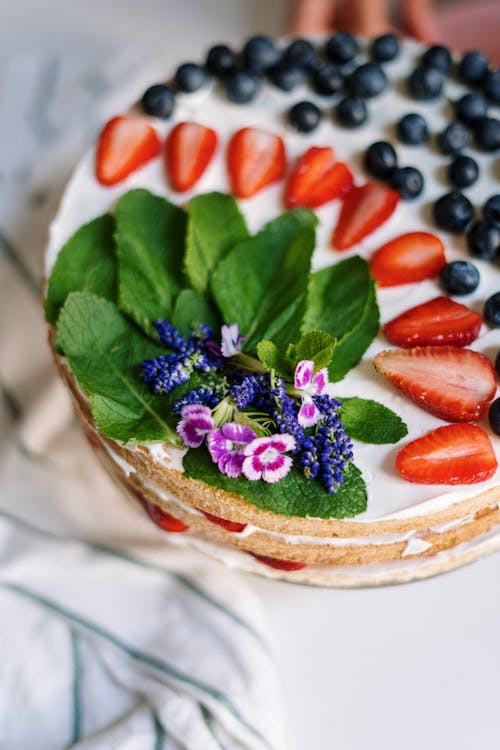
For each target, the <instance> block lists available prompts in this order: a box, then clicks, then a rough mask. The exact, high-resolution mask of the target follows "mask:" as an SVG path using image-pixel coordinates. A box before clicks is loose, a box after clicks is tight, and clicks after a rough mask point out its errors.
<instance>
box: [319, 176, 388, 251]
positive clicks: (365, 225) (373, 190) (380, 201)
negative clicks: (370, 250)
mask: <svg viewBox="0 0 500 750" xmlns="http://www.w3.org/2000/svg"><path fill="white" fill-rule="evenodd" d="M398 202H399V193H398V192H397V191H396V190H391V189H390V188H387V187H385V185H382V184H381V183H379V182H367V183H366V184H365V185H360V186H359V187H353V188H352V190H350V191H349V192H348V193H347V196H346V197H345V199H344V202H343V203H342V208H341V209H340V216H339V218H338V222H337V226H336V227H335V231H334V233H333V238H332V245H333V247H334V248H336V249H337V250H347V249H348V248H350V247H353V245H356V244H357V243H358V242H360V241H361V240H362V239H364V238H365V237H366V236H367V235H369V234H371V233H372V232H373V231H375V229H378V227H379V226H381V225H382V224H383V223H384V222H385V221H387V219H389V217H390V216H392V214H393V213H394V211H395V210H396V206H397V205H398Z"/></svg>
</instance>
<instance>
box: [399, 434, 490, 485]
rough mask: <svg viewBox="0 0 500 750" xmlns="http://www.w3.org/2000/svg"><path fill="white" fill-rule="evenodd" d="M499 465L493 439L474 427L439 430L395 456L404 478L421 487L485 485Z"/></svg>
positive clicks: (410, 444) (414, 442) (408, 445)
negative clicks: (478, 483) (424, 485)
mask: <svg viewBox="0 0 500 750" xmlns="http://www.w3.org/2000/svg"><path fill="white" fill-rule="evenodd" d="M497 466H498V462H497V459H496V456H495V451H494V450H493V446H492V444H491V440H490V438H489V437H488V435H487V434H486V432H485V431H484V430H482V429H481V427H478V426H477V425H474V424H450V425H445V426H444V427H438V429H437V430H433V431H432V432H429V433H428V434H427V435H424V437H421V438H418V439H417V440H413V441H412V442H411V443H408V444H407V445H405V447H404V448H402V449H401V450H400V451H399V453H398V455H397V456H396V469H397V470H398V472H399V473H400V474H401V476H402V477H403V478H404V479H406V480H407V481H408V482H418V483H419V484H475V483H477V482H484V481H485V480H486V479H489V478H490V477H492V476H493V474H494V473H495V471H496V469H497Z"/></svg>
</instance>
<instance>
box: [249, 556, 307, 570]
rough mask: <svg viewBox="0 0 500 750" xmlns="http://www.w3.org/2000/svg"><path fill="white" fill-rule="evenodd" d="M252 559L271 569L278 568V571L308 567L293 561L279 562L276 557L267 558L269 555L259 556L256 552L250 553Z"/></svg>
mask: <svg viewBox="0 0 500 750" xmlns="http://www.w3.org/2000/svg"><path fill="white" fill-rule="evenodd" d="M250 554H251V555H252V557H255V559H256V560H258V561H259V562H261V563H263V564H264V565H269V567H270V568H276V570H301V569H302V568H305V567H306V563H302V562H294V561H292V560H278V559H277V558H276V557H267V555H257V554H256V553H255V552H251V553H250Z"/></svg>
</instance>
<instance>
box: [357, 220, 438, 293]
mask: <svg viewBox="0 0 500 750" xmlns="http://www.w3.org/2000/svg"><path fill="white" fill-rule="evenodd" d="M445 263H446V260H445V257H444V247H443V243H442V242H441V240H440V239H439V238H438V237H435V236H434V235H433V234H429V233H428V232H409V233H408V234H402V235H401V236H400V237H396V238H395V239H393V240H390V242H387V243H386V244H385V245H382V247H380V248H379V249H378V250H377V251H376V253H375V254H374V255H373V256H372V258H371V261H370V270H371V273H372V276H373V277H374V278H375V279H376V281H377V282H378V285H379V286H396V285H398V284H409V283H412V282H416V281H422V280H423V279H432V278H434V276H437V275H438V274H439V272H440V271H441V269H442V268H443V266H444V265H445Z"/></svg>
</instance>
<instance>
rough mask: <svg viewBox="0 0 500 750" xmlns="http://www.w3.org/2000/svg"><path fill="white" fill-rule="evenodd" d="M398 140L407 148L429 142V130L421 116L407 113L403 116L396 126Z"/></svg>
mask: <svg viewBox="0 0 500 750" xmlns="http://www.w3.org/2000/svg"><path fill="white" fill-rule="evenodd" d="M396 128H397V133H398V138H399V139H400V140H401V141H403V143H407V144H408V145H409V146H419V145H420V144H421V143H426V142H427V141H428V140H429V128H428V126H427V122H426V120H425V118H424V117H422V115H419V114H417V113H416V112H409V113H408V114H407V115H404V116H403V117H402V118H401V119H400V120H399V121H398V124H397V126H396Z"/></svg>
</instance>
